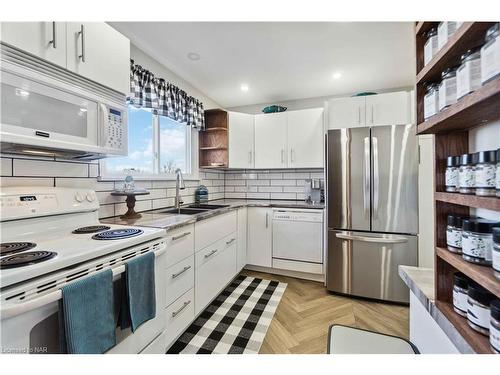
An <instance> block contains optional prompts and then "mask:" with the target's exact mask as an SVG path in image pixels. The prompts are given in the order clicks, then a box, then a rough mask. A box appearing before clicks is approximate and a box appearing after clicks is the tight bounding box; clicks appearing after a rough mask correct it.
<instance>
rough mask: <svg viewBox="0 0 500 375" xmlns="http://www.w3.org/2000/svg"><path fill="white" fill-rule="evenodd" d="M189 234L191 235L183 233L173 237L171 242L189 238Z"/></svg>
mask: <svg viewBox="0 0 500 375" xmlns="http://www.w3.org/2000/svg"><path fill="white" fill-rule="evenodd" d="M190 234H191V232H185V233H182V234H179V235H178V236H173V237H172V241H177V240H180V239H181V238H184V237H186V236H189V235H190Z"/></svg>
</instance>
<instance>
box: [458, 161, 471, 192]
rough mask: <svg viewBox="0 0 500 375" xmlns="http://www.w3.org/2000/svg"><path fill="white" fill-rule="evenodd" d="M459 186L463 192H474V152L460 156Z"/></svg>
mask: <svg viewBox="0 0 500 375" xmlns="http://www.w3.org/2000/svg"><path fill="white" fill-rule="evenodd" d="M458 187H459V192H460V193H462V194H474V193H475V190H474V187H475V182H474V161H473V155H472V154H463V155H461V156H460V167H459V169H458Z"/></svg>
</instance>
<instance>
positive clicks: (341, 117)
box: [328, 96, 366, 129]
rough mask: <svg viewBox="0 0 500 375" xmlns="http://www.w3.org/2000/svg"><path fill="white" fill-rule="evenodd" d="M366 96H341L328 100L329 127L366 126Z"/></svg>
mask: <svg viewBox="0 0 500 375" xmlns="http://www.w3.org/2000/svg"><path fill="white" fill-rule="evenodd" d="M365 120H366V118H365V97H364V96H360V97H353V98H339V99H332V100H330V101H329V102H328V129H339V128H354V127H357V126H365Z"/></svg>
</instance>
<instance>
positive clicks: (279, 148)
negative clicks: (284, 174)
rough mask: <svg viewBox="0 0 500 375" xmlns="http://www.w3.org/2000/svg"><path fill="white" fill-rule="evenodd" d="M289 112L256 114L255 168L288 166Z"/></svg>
mask: <svg viewBox="0 0 500 375" xmlns="http://www.w3.org/2000/svg"><path fill="white" fill-rule="evenodd" d="M286 133H287V113H286V112H284V113H266V114H262V115H257V116H255V168H286V166H287V152H286V138H287V134H286Z"/></svg>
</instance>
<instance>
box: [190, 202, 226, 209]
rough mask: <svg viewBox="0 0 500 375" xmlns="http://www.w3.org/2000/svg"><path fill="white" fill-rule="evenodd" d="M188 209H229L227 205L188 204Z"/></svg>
mask: <svg viewBox="0 0 500 375" xmlns="http://www.w3.org/2000/svg"><path fill="white" fill-rule="evenodd" d="M188 207H189V208H194V209H197V210H216V209H218V208H224V207H229V205H228V204H203V203H202V204H200V203H197V204H190V205H189V206H188Z"/></svg>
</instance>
